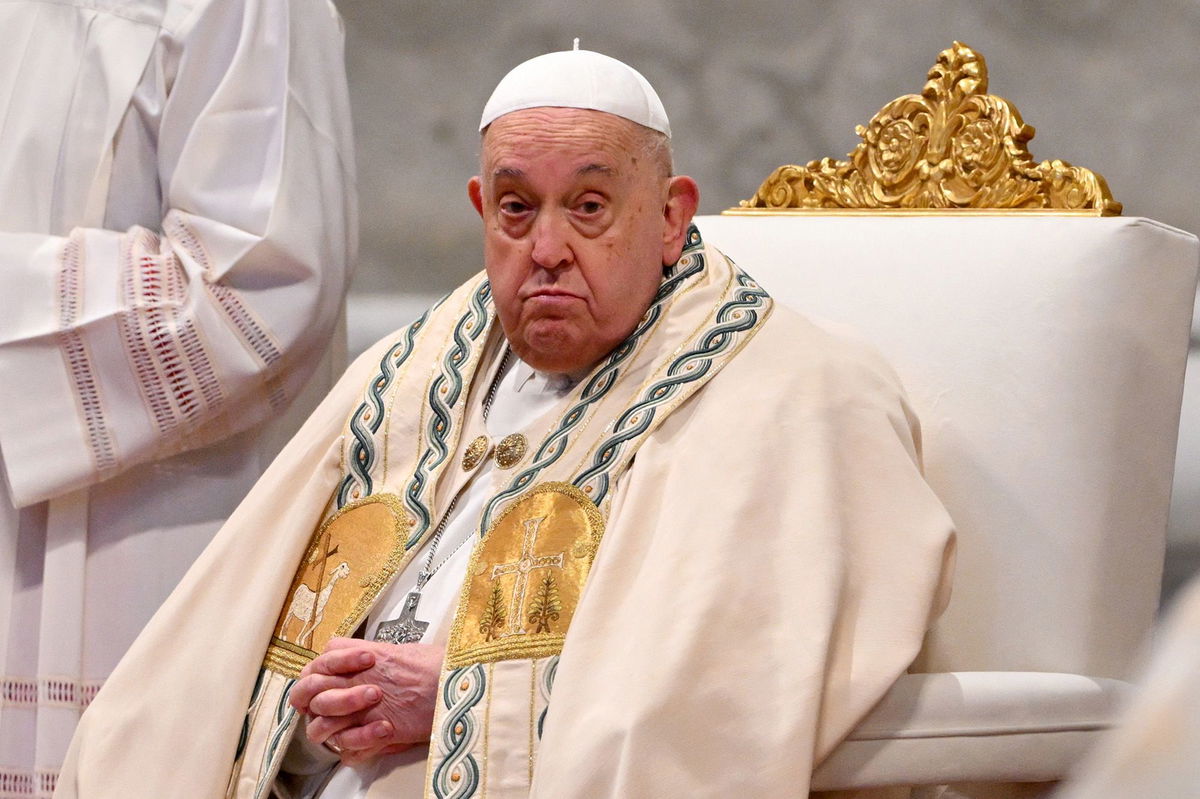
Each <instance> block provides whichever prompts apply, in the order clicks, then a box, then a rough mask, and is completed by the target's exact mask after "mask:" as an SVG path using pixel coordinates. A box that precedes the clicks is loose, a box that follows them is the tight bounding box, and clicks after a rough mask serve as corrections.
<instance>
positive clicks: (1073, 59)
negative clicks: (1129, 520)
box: [339, 0, 1200, 552]
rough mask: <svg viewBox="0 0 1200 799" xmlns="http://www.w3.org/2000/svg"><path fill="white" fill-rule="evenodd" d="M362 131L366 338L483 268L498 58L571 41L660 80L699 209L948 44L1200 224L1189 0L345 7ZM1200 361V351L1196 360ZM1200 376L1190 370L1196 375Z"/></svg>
mask: <svg viewBox="0 0 1200 799" xmlns="http://www.w3.org/2000/svg"><path fill="white" fill-rule="evenodd" d="M339 9H340V10H341V12H342V14H343V16H344V17H345V21H346V29H347V45H348V46H347V58H348V68H349V74H350V81H351V95H352V102H353V110H354V115H355V119H354V122H355V128H356V134H357V139H358V166H359V190H360V197H361V212H362V243H361V248H360V262H359V268H358V273H357V275H356V277H355V282H354V286H353V294H352V305H351V308H352V312H351V317H350V332H351V339H352V341H351V346H352V348H353V349H359V348H361V347H363V346H365V345H366V344H367V343H369V342H370V341H371V340H373V339H374V338H375V337H377V336H378V335H381V334H383V333H384V332H386V331H387V330H390V329H392V328H394V327H396V326H398V325H399V324H402V323H404V322H406V321H408V319H409V318H411V316H414V315H415V314H416V313H417V312H418V310H419V309H420V308H421V307H423V306H424V305H425V304H426V302H427V301H428V299H429V298H430V297H433V296H436V295H440V294H441V293H443V292H445V291H447V290H448V289H450V288H451V287H453V286H454V285H456V284H457V283H459V282H460V281H461V280H463V279H464V278H465V277H467V276H468V275H470V274H471V273H473V272H474V271H476V270H478V269H479V268H480V266H481V264H480V245H479V227H478V220H477V218H476V216H475V213H474V211H473V210H472V208H471V207H470V205H469V204H468V202H467V199H466V192H465V184H466V181H467V179H468V178H469V177H470V176H471V175H472V174H473V173H474V165H475V162H476V158H477V154H478V134H477V133H476V127H477V124H478V118H479V112H480V110H481V108H482V106H483V103H484V101H485V99H486V98H487V95H488V94H489V93H490V91H491V89H492V87H493V86H494V84H495V82H496V81H497V80H498V79H499V78H500V77H501V76H502V75H503V74H504V72H506V71H507V70H508V69H509V68H511V67H512V66H514V65H515V64H517V63H519V62H520V61H522V60H524V59H526V58H528V57H530V56H533V55H537V54H539V53H542V52H546V51H549V50H555V49H565V48H568V47H570V45H571V39H572V37H575V36H579V37H581V39H582V43H583V46H584V47H586V48H589V49H594V50H599V51H601V52H605V53H608V54H610V55H613V56H616V57H618V58H621V59H623V60H626V61H628V62H630V63H631V64H633V65H635V66H636V67H637V68H638V69H639V70H641V71H642V72H643V73H644V74H645V75H646V76H647V77H648V78H649V79H650V81H651V82H652V83H654V84H655V86H656V88H657V89H658V91H659V93H660V94H661V95H662V98H663V101H664V103H665V104H666V106H667V110H668V112H669V113H670V115H671V122H672V126H673V128H674V130H675V142H674V144H675V152H676V164H677V167H678V169H679V170H680V171H681V172H686V173H688V174H691V175H693V176H694V177H696V178H697V180H698V181H699V182H700V185H701V189H702V194H703V199H702V203H701V211H702V212H703V213H715V212H718V211H720V210H721V209H723V208H725V207H728V206H730V205H733V204H736V202H737V201H738V200H739V199H742V198H745V197H748V196H750V195H751V194H752V193H753V192H754V190H755V189H756V188H757V186H758V184H759V183H760V182H761V180H762V179H763V178H764V177H766V175H767V174H768V173H770V171H771V170H772V169H773V168H774V167H776V166H778V165H779V164H781V163H785V162H801V163H803V162H804V161H807V160H810V159H812V158H819V157H822V156H834V157H843V156H844V155H845V154H846V153H847V152H849V151H850V150H851V149H852V148H853V147H854V145H855V144H856V142H857V138H856V136H855V134H854V126H855V124H858V123H865V122H866V121H867V120H869V119H870V117H871V116H872V115H873V114H874V113H875V111H876V110H878V108H879V107H880V106H881V105H883V104H884V103H886V102H888V101H889V100H891V99H892V98H894V97H896V96H898V95H901V94H905V93H910V92H919V91H920V88H921V86H922V84H923V82H924V76H925V73H926V71H927V70H928V69H929V67H930V66H931V65H932V64H933V62H934V60H935V58H936V56H937V54H938V52H939V51H940V50H942V49H945V48H946V47H948V46H949V45H950V44H951V42H953V41H954V40H956V39H957V40H960V41H963V42H964V43H966V44H968V45H970V46H971V47H973V48H974V49H975V50H976V51H978V52H980V53H981V54H983V55H984V57H985V58H986V59H987V63H988V66H989V71H990V75H991V86H990V90H991V91H992V92H993V93H995V94H999V95H1001V96H1003V97H1006V98H1008V99H1009V100H1011V101H1012V102H1013V103H1015V104H1016V106H1017V107H1018V109H1019V110H1020V111H1021V113H1022V116H1023V117H1024V119H1025V121H1026V122H1027V123H1029V124H1031V125H1033V126H1034V127H1035V128H1037V130H1038V133H1037V135H1036V137H1035V138H1034V139H1033V141H1032V142H1031V143H1030V149H1031V151H1032V152H1033V154H1034V156H1035V158H1037V159H1039V160H1042V159H1049V158H1062V159H1065V160H1067V161H1071V162H1073V163H1076V164H1079V165H1082V166H1087V167H1090V168H1092V169H1095V170H1097V171H1099V172H1101V173H1102V174H1103V175H1104V176H1105V177H1106V178H1107V179H1108V183H1109V186H1110V187H1111V189H1112V191H1113V194H1114V196H1115V197H1116V198H1117V199H1118V200H1119V201H1121V202H1122V203H1124V205H1125V213H1126V214H1127V215H1138V216H1149V217H1153V218H1155V219H1158V220H1160V221H1163V222H1167V223H1169V224H1172V225H1175V226H1178V227H1181V228H1184V229H1186V230H1191V231H1200V158H1198V157H1197V142H1198V141H1200V136H1198V134H1197V128H1198V127H1200V87H1198V85H1197V80H1198V79H1200V45H1198V43H1200V2H1197V0H1157V1H1156V2H1151V1H1150V0H1142V1H1141V2H1138V1H1137V0H1133V1H1132V2H1131V1H1130V0H1071V2H1045V0H1003V2H1001V1H1000V0H993V1H992V2H987V1H986V0H974V1H966V2H954V1H953V0H928V1H927V2H903V1H901V0H856V1H855V2H838V3H835V2H832V0H824V2H821V1H819V0H795V1H791V2H789V1H788V0H741V1H740V2H736V1H733V0H725V1H724V2H717V1H716V0H693V2H686V0H606V1H605V2H603V3H584V2H575V3H568V2H562V0H530V1H529V2H509V3H503V4H502V3H493V2H481V1H480V0H474V1H473V2H472V1H469V0H439V2H431V1H430V0H409V1H406V2H380V0H341V1H340V2H339ZM1198 360H1200V359H1198ZM1198 382H1200V381H1198ZM1194 388H1195V390H1194V391H1191V392H1190V393H1189V398H1188V403H1187V408H1186V411H1187V419H1186V420H1185V426H1184V440H1183V443H1182V445H1181V460H1180V464H1181V469H1180V472H1181V475H1183V474H1187V475H1188V476H1189V479H1191V480H1192V482H1191V484H1189V485H1185V486H1182V487H1180V488H1177V491H1176V501H1175V520H1174V521H1173V524H1172V541H1173V542H1174V543H1175V544H1176V549H1177V550H1178V551H1181V552H1182V551H1183V549H1186V548H1187V547H1189V546H1193V545H1194V548H1195V550H1196V551H1197V552H1200V385H1197V386H1195V387H1194Z"/></svg>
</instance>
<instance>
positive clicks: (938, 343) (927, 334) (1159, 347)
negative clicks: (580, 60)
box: [697, 43, 1200, 797]
mask: <svg viewBox="0 0 1200 799" xmlns="http://www.w3.org/2000/svg"><path fill="white" fill-rule="evenodd" d="M972 81H973V83H972ZM931 87H932V88H931ZM985 91H986V69H985V68H984V65H983V61H982V59H981V58H980V57H979V56H977V55H976V54H974V53H973V52H971V51H970V50H969V48H966V47H964V46H962V45H959V44H957V43H956V44H955V47H954V48H952V49H951V50H947V51H946V52H944V53H943V54H942V55H941V57H940V58H939V62H938V65H937V66H935V67H934V69H933V70H932V71H931V72H930V82H929V83H927V84H926V89H925V92H924V94H923V95H909V96H908V97H905V98H900V99H898V100H896V101H893V103H891V104H889V105H888V106H885V107H884V109H883V110H881V111H880V113H879V114H878V115H876V117H875V119H873V120H872V122H871V124H870V125H869V126H868V127H867V128H865V129H863V128H860V129H859V130H860V133H862V134H863V136H864V143H863V144H862V145H860V146H859V148H858V149H857V150H856V151H855V153H852V154H851V161H850V162H832V161H829V160H826V161H824V162H812V163H810V164H809V165H808V166H807V167H782V168H781V169H780V170H776V173H775V175H773V176H772V177H771V178H770V179H768V181H767V183H765V184H764V186H763V188H762V189H760V191H759V193H758V194H757V195H756V197H755V200H753V201H749V202H750V203H757V204H758V205H766V204H771V203H774V204H777V205H778V204H791V205H792V206H793V207H792V208H790V209H774V210H769V209H762V208H741V209H733V213H731V214H729V215H722V216H711V217H700V218H698V219H697V224H698V226H699V228H700V230H701V233H702V234H703V236H704V237H705V239H706V240H708V241H709V242H711V243H713V244H715V245H717V246H718V247H719V248H721V249H722V250H723V251H724V252H725V253H726V254H728V255H729V256H730V257H732V258H733V259H734V260H735V261H736V262H737V263H738V264H739V265H740V266H742V268H744V269H745V270H746V271H747V272H749V273H750V274H751V275H753V276H754V277H755V278H757V279H758V280H759V282H760V283H762V285H763V286H764V287H766V288H767V289H768V291H770V292H771V293H772V294H773V295H774V296H775V297H776V298H777V299H778V300H779V301H781V302H783V303H784V304H787V305H790V306H792V307H794V308H796V309H797V310H800V311H802V312H804V313H807V314H809V315H812V316H817V317H824V318H827V319H831V320H834V321H838V322H845V323H849V324H850V325H852V326H853V327H855V328H857V329H858V330H859V331H860V332H861V334H862V335H863V336H865V337H866V338H867V339H869V340H870V341H872V342H873V343H874V344H875V346H876V347H878V349H880V350H881V351H882V352H883V354H884V355H885V356H886V357H887V358H888V360H889V361H890V362H891V363H892V365H893V366H894V367H895V369H896V370H897V372H898V373H899V374H900V377H901V379H902V380H903V381H904V383H905V386H906V388H907V390H908V393H909V395H910V397H911V399H912V403H913V405H914V407H915V409H916V411H917V413H918V415H919V416H920V418H921V421H922V427H923V435H924V464H925V471H926V475H927V477H928V479H929V482H930V483H931V484H932V486H933V487H934V489H935V491H937V493H938V495H939V496H940V497H941V498H942V500H943V501H944V502H945V504H946V506H947V508H948V509H949V511H950V514H951V516H952V517H953V518H954V520H955V522H956V525H957V528H958V530H959V550H958V565H957V573H956V578H955V586H954V595H953V598H952V600H951V603H950V606H949V607H948V609H947V611H946V613H945V614H944V615H943V617H942V618H941V619H940V620H939V622H938V623H937V625H936V627H935V628H934V629H933V631H932V632H931V633H930V635H929V637H928V638H927V641H926V645H925V647H924V650H923V652H922V654H921V656H920V657H919V658H918V661H917V663H916V664H915V665H914V667H913V669H912V672H913V673H911V674H909V675H906V676H905V677H903V678H902V679H901V680H900V681H899V683H898V684H897V685H896V686H895V687H894V688H893V690H892V691H891V692H890V694H889V695H888V696H887V697H886V698H885V699H884V700H883V702H882V703H881V704H880V705H879V706H878V707H877V708H876V709H875V711H874V712H873V713H872V714H871V715H870V716H869V717H868V718H867V719H866V720H865V721H864V722H863V723H862V724H861V725H860V726H859V727H858V728H857V729H856V730H855V731H854V732H853V733H852V734H851V736H850V737H849V739H848V740H847V741H845V742H844V743H843V744H842V745H841V746H840V747H839V748H838V749H837V750H836V751H835V752H834V753H833V755H831V756H830V757H829V758H828V759H827V760H826V761H825V762H824V763H823V764H822V765H821V766H820V768H819V769H818V771H817V772H816V774H815V775H814V788H815V789H821V790H834V789H859V788H868V787H874V786H888V785H914V786H916V785H923V786H934V785H946V784H952V783H967V784H969V785H968V786H966V787H962V788H959V789H956V790H958V791H959V792H957V793H947V794H945V795H955V796H984V795H986V796H1006V797H1015V796H1034V795H1040V794H1042V793H1044V792H1045V791H1046V790H1047V789H1048V785H1050V784H1052V783H1053V782H1054V781H1056V780H1058V779H1059V778H1061V777H1062V776H1064V775H1065V774H1066V772H1067V771H1068V770H1069V768H1070V766H1071V764H1072V763H1074V762H1075V761H1076V760H1077V759H1078V757H1079V756H1080V754H1081V753H1082V752H1083V751H1084V750H1085V749H1086V748H1087V747H1088V746H1089V745H1090V744H1091V743H1092V742H1093V741H1094V739H1095V738H1096V737H1097V736H1098V735H1099V734H1100V733H1101V732H1102V731H1104V730H1105V729H1107V728H1108V727H1109V726H1110V725H1111V724H1112V721H1113V719H1114V717H1115V715H1116V712H1115V711H1116V708H1117V705H1118V702H1119V700H1120V698H1121V695H1122V694H1123V692H1124V689H1125V688H1126V687H1127V681H1128V680H1129V679H1130V678H1131V676H1132V674H1133V670H1134V668H1135V666H1136V663H1135V661H1136V658H1137V655H1138V653H1139V651H1140V647H1141V646H1142V644H1143V639H1144V637H1145V636H1146V634H1147V633H1148V632H1149V630H1150V629H1151V627H1152V625H1153V622H1154V618H1155V612H1156V609H1157V606H1158V595H1159V585H1160V579H1161V574H1162V559H1163V551H1164V544H1165V531H1166V523H1167V509H1168V505H1169V503H1170V491H1171V477H1172V470H1173V468H1174V455H1175V442H1176V435H1177V432H1178V423H1179V408H1180V397H1181V393H1182V387H1183V373H1184V365H1185V360H1186V354H1187V348H1188V338H1189V326H1190V320H1191V312H1192V304H1193V297H1194V291H1195V286H1196V280H1197V266H1198V261H1200V246H1198V242H1197V240H1196V237H1194V236H1192V235H1190V234H1187V233H1183V232H1181V231H1178V230H1175V229H1172V228H1170V227H1167V226H1165V225H1162V224H1159V223H1157V222H1153V221H1151V220H1147V219H1139V218H1122V217H1115V216H1104V217H1102V216H1101V214H1108V213H1113V212H1114V211H1119V209H1120V206H1119V205H1117V204H1116V203H1113V202H1112V200H1111V197H1109V196H1108V194H1107V188H1106V187H1105V186H1104V183H1103V180H1102V179H1100V178H1099V177H1098V176H1096V175H1094V174H1093V173H1090V172H1087V171H1086V170H1080V169H1076V168H1073V167H1070V166H1069V165H1066V164H1063V163H1061V162H1048V163H1044V164H1041V165H1037V164H1035V163H1033V162H1032V160H1026V161H1022V160H1021V157H1020V155H1019V154H1018V156H1017V157H1016V159H1015V163H1016V166H1013V164H1011V163H1010V164H1008V165H1007V171H1004V170H1001V169H999V168H993V167H995V164H992V163H990V162H987V160H986V159H987V158H988V157H995V158H1000V159H1004V158H1009V156H1007V155H1005V151H1007V149H1008V148H1007V147H1001V148H995V147H992V146H991V143H989V142H988V141H986V140H982V141H981V138H982V139H986V136H982V135H981V134H980V131H984V132H986V131H985V130H984V129H985V128H986V127H987V126H982V125H979V124H976V125H975V131H974V134H975V138H974V141H973V142H972V141H967V142H962V141H961V140H958V139H956V138H954V137H950V139H948V140H944V139H939V137H938V136H937V135H936V134H937V131H930V130H929V129H926V130H925V133H926V134H928V136H927V139H926V140H924V141H918V143H917V145H916V146H917V147H918V148H919V149H920V152H918V153H917V154H916V155H915V156H913V155H912V153H910V152H908V151H907V150H906V149H905V148H909V149H911V146H912V145H911V144H910V143H909V144H906V143H905V141H904V137H905V135H907V134H905V133H904V132H903V131H902V130H900V129H899V128H896V127H895V125H894V124H893V123H894V122H895V121H896V120H898V119H908V120H910V121H911V120H913V119H919V118H920V114H921V112H922V104H924V107H925V108H926V109H927V108H928V107H930V106H932V105H934V104H936V103H939V102H943V103H950V104H956V105H955V108H957V109H958V111H954V109H953V108H952V109H950V110H951V111H952V112H954V113H962V114H968V115H969V114H971V113H975V114H976V116H975V117H971V118H966V119H965V123H964V124H961V125H959V127H958V128H957V129H958V130H959V131H960V132H961V131H966V132H967V134H971V130H972V129H971V124H972V123H973V122H974V123H978V120H979V119H984V118H987V119H989V120H991V122H990V124H991V126H992V129H993V130H997V131H1000V134H998V135H1001V134H1002V136H1007V140H1006V141H1002V142H1001V144H1005V145H1013V144H1014V142H1015V144H1016V145H1020V149H1023V142H1024V140H1027V139H1028V138H1029V137H1030V136H1031V135H1032V130H1031V129H1028V128H1026V127H1025V126H1024V125H1023V124H1022V123H1021V122H1020V117H1019V116H1018V115H1017V114H1016V111H1015V110H1014V109H1012V108H1011V106H1009V105H1008V104H1007V102H1006V101H1004V100H1002V99H1000V98H996V97H994V96H991V95H985V94H984V92H985ZM971 97H975V98H977V99H976V100H971V99H970V98H971ZM979 98H983V99H979ZM971 108H974V109H980V108H985V109H991V110H990V111H988V113H989V114H991V116H987V115H983V116H980V115H979V112H978V110H976V111H975V112H972V111H971V110H970V109H971ZM943 118H946V119H951V120H953V113H952V114H949V115H945V116H944V117H943ZM959 121H960V122H964V120H959ZM889 126H891V127H892V128H894V129H893V130H890V131H889ZM1006 126H1007V127H1006ZM909 127H910V128H911V129H912V130H917V131H918V132H920V131H919V124H917V123H912V124H910V125H909ZM910 132H911V131H910ZM872 137H874V138H872ZM1022 137H1023V138H1022ZM939 141H940V143H938V142H939ZM897 142H899V143H897ZM956 142H957V143H956ZM889 143H890V144H889ZM888 147H892V150H890V151H887V148H888ZM939 147H940V148H941V150H940V151H935V148H939ZM881 148H882V149H881ZM897 148H898V149H899V150H900V151H899V152H898V151H897ZM972 148H974V149H972ZM972 153H976V154H978V153H982V154H983V155H982V156H980V157H978V158H976V161H975V162H971V161H970V159H971V157H972ZM989 153H990V154H991V155H989ZM906 159H907V160H906ZM1010 160H1012V159H1011V158H1010ZM906 163H907V166H906V165H905V164H906ZM921 163H925V164H928V165H929V166H928V167H925V168H922V167H921V166H920V164H921ZM964 165H965V167H964ZM889 169H891V172H889V171H888V170H889ZM904 169H907V170H908V173H907V174H902V172H903V170H904ZM922 170H924V171H923V173H922ZM935 170H941V174H940V177H941V181H939V180H938V177H939V174H937V173H936V172H935ZM956 170H957V171H956ZM1037 170H1041V172H1040V173H1039V172H1038V171H1037ZM981 171H984V172H987V173H988V174H989V175H992V177H990V178H989V179H988V181H979V180H974V179H973V178H977V177H978V175H979V174H980V173H981ZM868 172H869V173H870V174H865V173H868ZM1039 174H1040V175H1041V177H1040V180H1041V187H1040V188H1039V189H1038V191H1039V192H1040V194H1038V193H1035V194H1030V193H1028V192H1027V191H1026V188H1024V187H1023V185H1024V184H1023V183H1022V181H1027V182H1028V181H1035V182H1036V180H1038V179H1039V178H1038V175H1039ZM1014 175H1015V176H1016V177H1015V178H1014V177H1013V176H1014ZM856 176H857V177H856ZM956 180H957V181H958V182H957V183H956V182H955V181H956ZM1005 181H1007V182H1005ZM881 184H887V185H883V186H882V188H881ZM964 186H965V188H964ZM997 186H999V188H996V187H997ZM839 187H840V188H839ZM898 187H899V188H898ZM972 191H973V192H974V194H972ZM939 192H940V194H939ZM855 196H858V197H860V198H866V199H865V201H864V202H863V203H862V204H861V205H860V206H859V207H858V208H857V209H853V210H848V209H842V210H837V209H831V208H827V207H826V208H823V209H818V210H813V209H812V208H809V209H805V208H803V207H799V208H797V207H795V206H805V205H808V206H814V205H815V206H828V205H831V204H833V203H834V202H835V201H837V202H838V203H839V204H842V205H851V206H853V204H854V197H855ZM939 197H940V199H939ZM831 198H833V199H832V200H831ZM847 198H849V200H847ZM880 198H884V199H885V200H886V201H887V202H890V203H892V205H893V207H892V208H891V209H890V210H879V209H875V210H868V209H867V208H866V207H865V206H866V205H868V204H870V203H872V202H873V203H875V204H876V205H881V204H884V203H883V202H880ZM963 198H966V200H965V201H963ZM997 198H1000V200H999V201H998V200H997ZM1005 198H1007V201H1008V202H1009V205H1010V208H1009V209H1007V210H1005V209H1000V208H995V207H991V208H990V210H986V211H981V210H980V209H981V208H987V207H988V204H989V203H991V205H992V206H995V205H997V204H1001V205H1002V204H1003V201H1005ZM972 203H973V204H972ZM912 204H925V205H930V204H932V205H934V206H939V205H940V206H942V208H941V209H938V210H935V211H933V212H932V213H931V212H930V211H926V212H924V213H921V212H915V211H903V210H897V209H896V208H895V206H898V205H899V206H910V205H912ZM1022 204H1023V206H1024V207H1025V209H1026V210H1014V209H1012V208H1011V206H1017V207H1021V206H1022ZM1056 204H1057V205H1059V206H1063V205H1065V206H1066V207H1065V208H1063V207H1059V208H1058V209H1057V210H1048V209H1047V208H1046V206H1053V205H1056ZM744 205H745V204H744ZM956 205H957V206H966V207H967V208H974V209H975V210H974V211H970V210H962V209H961V208H958V207H945V206H956ZM1030 207H1037V208H1040V209H1041V210H1039V211H1031V210H1029V208H1030ZM984 784H986V785H984ZM927 793H928V795H940V794H939V793H934V792H933V791H932V789H931V790H930V791H928V792H927Z"/></svg>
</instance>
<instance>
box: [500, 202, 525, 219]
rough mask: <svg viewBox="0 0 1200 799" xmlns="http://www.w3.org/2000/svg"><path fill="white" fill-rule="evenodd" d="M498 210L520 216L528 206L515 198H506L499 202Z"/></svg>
mask: <svg viewBox="0 0 1200 799" xmlns="http://www.w3.org/2000/svg"><path fill="white" fill-rule="evenodd" d="M500 210H501V211H502V212H503V213H506V214H508V215H509V216H520V215H521V214H523V213H525V212H526V211H528V210H529V206H528V205H526V204H525V203H523V202H519V201H517V200H506V201H505V202H502V203H500Z"/></svg>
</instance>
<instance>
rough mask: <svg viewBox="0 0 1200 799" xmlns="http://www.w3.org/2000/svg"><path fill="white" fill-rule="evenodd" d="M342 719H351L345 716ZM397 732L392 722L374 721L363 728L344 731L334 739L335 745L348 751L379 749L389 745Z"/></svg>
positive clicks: (356, 727)
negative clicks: (389, 740)
mask: <svg viewBox="0 0 1200 799" xmlns="http://www.w3.org/2000/svg"><path fill="white" fill-rule="evenodd" d="M342 718H350V717H349V716H343V717H342ZM395 731H396V730H395V728H394V727H393V726H392V723H391V722H390V721H386V720H381V721H372V722H371V723H370V724H366V725H363V726H361V727H358V726H355V727H350V728H348V729H345V730H342V731H341V732H339V733H337V734H336V735H335V736H334V737H333V743H335V744H336V745H337V746H340V747H341V748H342V749H345V750H347V751H350V750H357V749H379V748H381V747H383V746H385V745H387V744H388V739H389V738H391V737H392V735H393V733H395Z"/></svg>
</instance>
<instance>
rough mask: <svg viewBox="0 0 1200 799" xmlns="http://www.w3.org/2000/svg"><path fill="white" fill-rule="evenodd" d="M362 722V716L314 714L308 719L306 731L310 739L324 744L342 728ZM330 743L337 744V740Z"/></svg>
mask: <svg viewBox="0 0 1200 799" xmlns="http://www.w3.org/2000/svg"><path fill="white" fill-rule="evenodd" d="M361 723H362V717H361V716H355V715H350V716H313V717H312V718H310V719H309V720H308V724H307V725H306V726H305V729H304V732H305V734H306V735H308V740H310V741H312V742H313V743H315V744H323V743H325V741H327V740H329V738H330V736H332V735H336V734H337V733H339V732H341V731H342V730H346V729H349V728H350V727H353V726H357V725H358V724H361ZM330 743H333V744H337V741H336V740H333V741H330Z"/></svg>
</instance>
